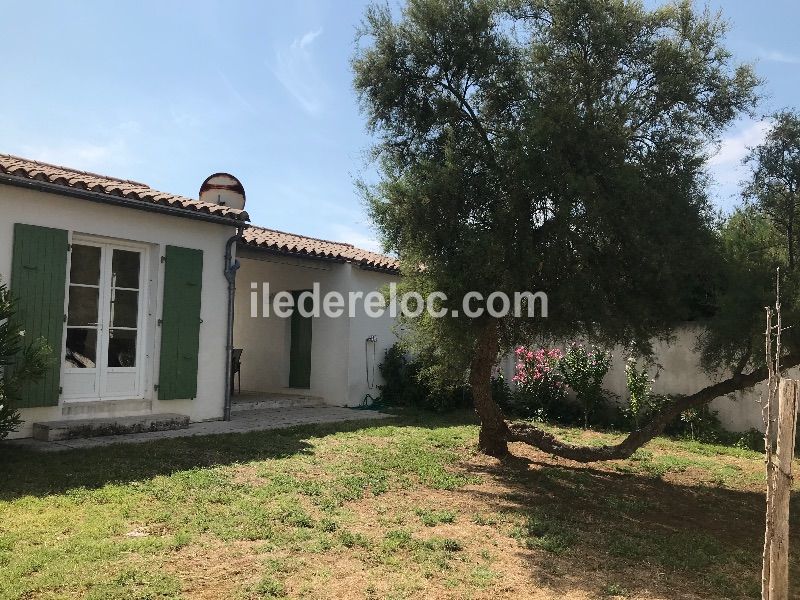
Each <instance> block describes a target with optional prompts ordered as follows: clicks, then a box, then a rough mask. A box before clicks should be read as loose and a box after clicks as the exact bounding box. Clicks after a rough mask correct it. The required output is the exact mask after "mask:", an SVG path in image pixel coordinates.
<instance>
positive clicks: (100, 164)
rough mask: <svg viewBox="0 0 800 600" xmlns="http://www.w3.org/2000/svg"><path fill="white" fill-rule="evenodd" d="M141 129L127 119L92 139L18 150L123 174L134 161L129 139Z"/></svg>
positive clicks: (51, 160) (37, 157)
mask: <svg viewBox="0 0 800 600" xmlns="http://www.w3.org/2000/svg"><path fill="white" fill-rule="evenodd" d="M140 130H141V128H140V125H139V124H138V123H137V122H135V121H126V122H123V123H120V124H119V125H117V126H116V127H115V128H113V129H112V130H110V131H108V132H106V133H105V134H103V135H100V136H98V137H97V138H95V139H72V140H62V141H55V142H44V143H27V144H23V145H22V146H21V149H20V154H22V156H25V157H26V158H32V159H34V160H39V161H42V162H47V163H52V164H56V165H63V166H67V167H70V168H73V169H80V170H83V171H94V172H99V173H104V174H108V175H116V176H123V177H124V175H125V174H124V170H125V169H127V167H128V166H129V165H130V164H131V162H133V154H132V152H131V144H130V143H129V139H130V138H131V137H135V136H137V135H138V134H139V133H140Z"/></svg>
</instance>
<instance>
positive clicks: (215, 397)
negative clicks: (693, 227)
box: [0, 154, 761, 437]
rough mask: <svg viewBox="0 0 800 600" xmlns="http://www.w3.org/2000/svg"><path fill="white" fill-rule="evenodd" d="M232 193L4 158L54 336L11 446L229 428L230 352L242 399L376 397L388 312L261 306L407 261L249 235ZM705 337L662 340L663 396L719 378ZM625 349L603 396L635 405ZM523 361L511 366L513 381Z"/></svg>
mask: <svg viewBox="0 0 800 600" xmlns="http://www.w3.org/2000/svg"><path fill="white" fill-rule="evenodd" d="M219 180H222V181H223V182H225V181H227V182H229V183H231V185H230V186H228V187H227V188H226V189H225V190H222V191H221V192H220V190H219V189H218V188H219V186H217V185H215V184H212V183H211V182H219ZM237 185H238V186H240V184H238V182H237V181H236V180H235V178H232V177H230V176H227V175H224V174H222V175H219V174H218V177H217V178H216V179H214V178H213V176H212V178H209V179H208V180H207V181H206V183H205V184H204V186H205V187H203V189H201V194H200V196H201V199H190V198H185V197H181V196H176V195H174V194H167V193H163V192H158V191H156V190H154V189H152V188H150V187H149V186H147V185H145V184H142V183H137V182H134V181H127V180H121V179H115V178H112V177H106V176H102V175H96V174H93V173H86V172H82V171H76V170H73V169H69V168H65V167H58V166H54V165H48V164H44V163H40V162H36V161H32V160H27V159H22V158H18V157H14V156H9V155H2V154H0V278H2V279H3V280H4V281H6V282H10V285H11V289H12V292H13V293H14V295H15V296H17V297H18V299H19V310H18V315H17V317H16V318H17V319H18V320H19V322H20V323H21V325H22V326H23V328H24V329H25V333H26V337H27V339H34V338H39V337H43V338H44V339H46V340H47V342H48V343H49V345H50V346H51V348H52V349H53V352H54V356H55V358H56V360H54V361H53V364H52V367H51V369H50V371H49V372H48V374H47V376H46V377H45V378H44V380H43V381H41V382H39V383H38V384H35V385H31V386H29V387H28V388H26V390H25V397H24V398H23V402H22V404H21V406H20V412H21V416H22V418H23V419H24V424H23V426H22V428H21V429H20V430H19V431H18V432H16V433H15V434H12V437H27V436H30V435H31V434H32V432H33V430H34V427H33V426H34V424H35V423H39V424H52V423H54V422H60V421H84V420H87V419H88V420H90V421H91V422H98V421H99V420H102V419H108V418H113V419H116V420H119V419H121V418H127V417H131V418H133V417H137V418H148V417H151V418H152V419H154V420H158V418H159V417H163V416H166V415H172V416H180V417H181V418H182V419H184V420H185V421H186V422H188V421H202V420H212V419H220V418H223V417H225V416H228V415H229V414H230V413H229V409H230V406H231V402H230V400H231V386H230V385H229V383H228V382H229V381H230V377H229V368H230V366H231V364H232V361H231V358H232V356H235V355H239V354H240V353H241V361H240V370H239V376H238V377H237V378H236V380H237V384H239V382H240V384H239V385H237V392H238V391H239V389H241V392H242V394H243V397H246V398H259V397H263V398H275V396H276V395H279V396H283V397H286V398H308V397H312V398H313V399H314V401H315V402H321V403H327V404H330V405H335V406H354V405H358V404H360V403H361V402H362V401H364V399H365V397H366V396H367V395H373V396H377V393H376V390H375V388H376V386H377V385H378V384H379V383H380V382H381V381H380V374H379V371H378V364H379V363H380V361H381V358H382V357H383V354H384V352H385V350H386V349H387V348H388V347H389V346H391V345H392V344H393V343H394V341H395V334H394V332H393V331H392V324H393V318H392V316H391V315H390V314H389V313H385V314H384V315H383V316H381V317H380V318H373V317H370V316H368V315H367V314H366V312H365V310H364V307H363V305H361V304H358V301H356V306H355V310H354V313H353V314H352V316H350V314H349V306H348V314H346V315H344V316H342V317H338V318H337V317H332V316H324V315H320V316H313V317H304V316H302V315H300V314H299V313H297V312H295V313H294V314H293V315H292V316H291V317H289V318H286V317H281V316H278V315H275V314H274V313H269V314H266V313H265V312H264V311H263V310H262V308H263V305H264V304H265V303H266V304H269V303H270V302H271V300H273V299H274V298H275V296H276V295H278V294H281V293H282V292H284V293H285V292H288V293H290V294H291V295H293V296H295V297H297V296H298V295H299V294H301V293H302V292H304V291H306V290H313V289H314V288H315V284H316V286H317V288H318V292H319V294H320V295H323V296H324V295H325V294H326V293H328V292H338V293H340V294H342V295H343V296H344V297H346V298H347V297H348V296H351V295H353V294H354V295H356V297H360V298H361V299H362V300H363V296H364V295H366V294H368V293H369V292H374V291H376V290H379V289H381V288H383V287H384V286H386V285H387V284H389V283H391V282H394V281H397V280H398V278H399V266H398V263H397V261H396V260H395V259H393V258H391V257H388V256H384V255H381V254H377V253H374V252H369V251H366V250H362V249H359V248H356V247H354V246H352V245H350V244H345V243H338V242H330V241H326V240H320V239H315V238H309V237H304V236H300V235H294V234H290V233H284V232H280V231H275V230H271V229H265V228H261V227H256V226H251V225H249V223H248V219H249V217H248V215H247V213H246V212H244V210H243V209H242V208H237V207H234V206H233V205H234V204H236V202H235V201H230V199H231V198H232V197H235V196H236V194H241V196H242V200H243V190H241V189H240V187H237ZM222 187H223V188H225V187H226V186H225V185H223V186H222ZM218 192H220V193H218ZM225 194H233V196H230V197H229V196H225ZM242 206H243V202H242ZM235 261H238V263H237V262H235ZM236 264H238V266H239V268H238V271H236V270H235V269H233V268H231V267H232V266H233V265H236ZM234 274H235V287H236V290H237V293H236V294H235V295H234V294H233V288H232V286H231V284H230V282H231V281H232V280H233V276H234ZM695 336H696V332H692V331H687V332H681V334H680V336H679V339H678V340H677V341H675V342H673V343H671V344H669V345H664V344H660V345H659V346H658V348H657V353H656V354H657V361H658V362H659V363H660V364H661V365H662V366H663V370H662V372H661V376H660V377H659V378H658V380H657V381H656V386H655V389H656V391H658V392H661V393H691V392H694V391H696V390H697V389H699V388H701V387H703V386H705V385H708V384H709V383H711V382H713V381H715V380H716V379H718V378H719V377H714V376H709V375H707V374H705V373H704V372H702V371H701V370H700V369H699V368H698V364H699V361H698V357H697V355H696V353H695V352H694V340H695ZM617 354H618V356H616V357H615V361H614V366H613V368H612V370H611V372H610V373H609V375H608V376H607V378H606V387H607V388H608V389H610V390H611V391H613V392H615V393H616V394H618V395H619V396H621V397H624V396H625V395H626V392H625V381H624V370H623V362H624V360H623V358H622V357H621V354H619V353H617ZM512 365H513V361H510V360H508V359H506V361H505V365H504V368H505V370H506V371H507V374H508V375H510V371H511V370H512ZM720 376H721V375H720ZM760 392H761V387H760V386H758V387H756V388H755V389H753V390H747V391H744V392H741V393H739V394H736V396H735V397H726V398H719V399H717V400H715V401H714V403H713V404H712V408H713V409H715V410H718V411H719V416H720V419H721V421H722V423H723V425H725V426H726V427H728V428H730V429H733V430H744V429H747V428H750V427H756V428H759V427H761V414H760V406H759V405H758V403H757V402H756V400H757V399H758V397H759V393H760ZM226 408H227V409H228V410H226Z"/></svg>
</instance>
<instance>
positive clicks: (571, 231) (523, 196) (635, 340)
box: [353, 0, 758, 455]
mask: <svg viewBox="0 0 800 600" xmlns="http://www.w3.org/2000/svg"><path fill="white" fill-rule="evenodd" d="M724 34H725V23H724V22H723V21H722V20H721V18H719V17H718V16H714V15H711V14H709V13H698V12H695V11H694V10H693V8H692V6H691V3H690V2H679V3H675V4H669V5H666V6H663V7H660V8H657V9H655V10H649V9H646V8H645V7H644V6H643V4H641V3H639V2H632V1H622V0H519V1H512V2H503V1H500V0H408V2H407V3H406V5H405V6H404V8H403V9H402V12H401V13H400V14H399V15H398V16H397V17H395V16H393V15H392V13H391V11H390V10H389V8H388V7H383V6H372V7H370V8H369V9H368V10H367V12H366V15H365V19H364V23H363V28H362V37H361V42H360V45H359V48H358V50H357V52H356V55H355V57H354V60H353V69H354V74H355V88H356V90H357V92H358V94H359V97H360V99H361V103H362V107H363V110H364V112H365V114H366V116H367V123H368V126H369V128H370V130H371V131H372V132H373V134H374V135H375V137H376V140H377V141H376V145H375V148H374V153H375V157H376V160H377V162H378V165H379V167H380V172H381V179H380V182H379V183H378V184H377V185H375V186H372V187H366V186H365V188H364V191H365V193H366V197H367V200H368V204H369V208H370V212H371V215H372V218H373V219H374V222H375V223H376V225H377V227H378V229H379V231H380V233H381V236H382V239H383V242H384V245H385V246H386V248H387V249H388V250H392V251H395V252H396V253H397V254H398V256H399V257H400V259H401V261H402V264H403V273H404V280H405V282H404V285H405V286H406V287H409V288H414V289H416V290H419V291H421V292H422V293H425V292H428V291H432V290H439V291H443V292H444V293H446V294H447V297H448V298H449V299H450V300H451V301H453V302H454V303H456V304H455V305H454V306H448V307H447V308H448V309H453V308H460V302H461V298H462V297H463V295H464V294H465V293H466V292H468V291H473V290H474V291H478V292H481V293H483V294H484V296H486V295H488V294H489V293H491V292H493V291H502V292H506V293H508V294H513V292H515V291H523V290H543V291H545V292H546V293H547V294H548V296H549V300H550V302H549V308H550V310H549V317H548V318H547V319H528V318H506V319H491V318H487V317H484V318H481V319H468V318H464V317H463V316H462V317H461V318H444V319H433V318H429V317H427V316H425V315H423V317H421V318H419V319H415V320H414V322H413V323H410V324H408V325H409V326H408V327H407V328H406V330H407V331H408V332H409V334H408V336H407V343H408V344H409V345H410V346H411V347H412V348H414V349H416V350H418V351H420V352H424V353H425V354H426V355H427V356H431V357H433V358H435V359H438V360H435V361H434V362H433V363H432V364H433V365H434V366H433V367H432V373H431V375H436V376H439V377H447V376H451V377H452V376H454V375H455V376H458V375H460V374H461V373H463V372H464V370H465V369H468V371H469V383H470V386H471V388H472V393H473V398H474V401H475V406H476V410H477V412H478V413H479V415H480V417H481V422H482V428H481V435H480V446H481V448H482V449H483V450H484V451H486V452H488V453H491V454H496V455H502V454H504V453H505V452H507V446H506V440H507V439H508V438H509V437H510V433H509V430H508V427H507V426H506V423H505V420H504V417H503V414H502V411H500V409H499V408H498V407H497V405H496V403H494V402H493V401H492V398H491V392H490V377H491V368H492V365H493V363H494V361H495V359H496V356H497V353H498V352H499V351H501V350H502V351H504V350H507V349H509V348H511V347H512V346H513V345H514V344H516V343H527V342H529V341H530V340H531V339H534V338H538V339H541V340H544V339H553V338H560V339H568V338H570V337H572V338H575V337H581V338H583V339H589V340H594V341H598V342H600V343H602V344H603V345H610V344H614V343H620V342H622V343H625V344H635V345H638V347H639V348H642V349H646V348H647V347H648V344H649V341H650V340H651V339H652V338H653V337H654V336H659V335H666V334H667V333H668V332H669V331H670V329H671V328H672V327H673V325H674V324H675V323H676V322H677V321H679V320H682V319H685V318H686V317H687V315H688V314H689V312H690V310H691V309H690V307H691V305H692V302H694V301H695V300H696V297H697V287H698V284H697V282H698V281H705V280H707V279H708V277H707V276H708V273H709V272H710V271H711V270H712V266H711V264H712V261H711V256H712V255H713V253H712V252H710V251H709V249H710V248H712V247H713V243H712V240H713V234H712V228H711V226H710V223H711V218H710V214H709V207H708V201H707V198H706V195H705V191H704V190H705V175H704V171H703V168H704V162H705V159H706V148H707V146H708V142H709V141H710V140H713V139H715V138H716V137H717V136H718V134H719V132H720V131H721V130H722V129H723V128H724V127H725V126H726V125H728V124H729V123H730V122H731V121H732V120H733V119H734V118H735V117H736V116H737V115H739V114H740V113H741V112H742V111H745V110H749V109H750V108H751V107H752V106H753V103H754V92H753V90H754V88H755V87H756V85H757V83H758V82H757V79H756V77H755V76H754V74H753V72H752V70H751V69H750V68H749V67H748V66H746V65H737V64H735V62H734V61H733V60H732V57H731V55H730V53H729V52H728V51H727V50H726V49H725V47H724V46H723V38H724ZM534 441H535V440H534Z"/></svg>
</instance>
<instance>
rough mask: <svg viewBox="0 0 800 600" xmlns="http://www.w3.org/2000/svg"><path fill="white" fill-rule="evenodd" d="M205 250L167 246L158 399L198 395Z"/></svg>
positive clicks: (187, 397) (184, 397) (178, 398)
mask: <svg viewBox="0 0 800 600" xmlns="http://www.w3.org/2000/svg"><path fill="white" fill-rule="evenodd" d="M202 286H203V251H202V250H191V249H189V248H178V247H176V246H167V254H166V268H165V271H164V305H163V312H162V315H161V360H160V366H159V376H158V378H159V381H158V399H159V400H180V399H189V398H194V397H195V396H197V360H198V354H199V352H200V296H201V292H202Z"/></svg>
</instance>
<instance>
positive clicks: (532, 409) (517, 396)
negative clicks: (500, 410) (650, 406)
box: [509, 344, 623, 427]
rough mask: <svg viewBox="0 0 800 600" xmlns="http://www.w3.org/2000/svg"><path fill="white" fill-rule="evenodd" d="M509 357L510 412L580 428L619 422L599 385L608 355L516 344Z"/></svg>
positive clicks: (573, 346)
mask: <svg viewBox="0 0 800 600" xmlns="http://www.w3.org/2000/svg"><path fill="white" fill-rule="evenodd" d="M514 355H515V357H516V364H515V373H514V378H513V381H514V382H515V383H516V388H515V390H514V391H513V392H512V401H511V403H510V411H509V412H511V414H514V415H515V416H518V417H522V418H527V419H536V420H540V421H554V422H557V423H562V424H564V425H582V426H584V427H588V426H589V425H597V426H602V427H607V426H610V425H616V424H619V423H620V422H621V421H622V420H623V419H622V417H621V416H620V413H619V410H618V409H617V408H616V407H615V406H613V405H611V404H610V403H609V402H608V400H609V399H610V398H611V396H612V395H611V393H610V392H608V391H606V390H604V389H603V387H602V381H603V377H605V375H606V373H607V372H608V369H609V366H610V364H611V356H610V354H609V353H608V352H605V351H602V350H598V349H595V348H585V347H584V346H581V345H579V344H571V345H570V346H569V347H568V348H567V351H566V352H562V351H561V350H560V349H558V348H550V349H546V348H539V349H537V350H533V349H531V348H526V347H525V346H518V347H517V348H516V349H515V350H514ZM573 396H574V399H573Z"/></svg>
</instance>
